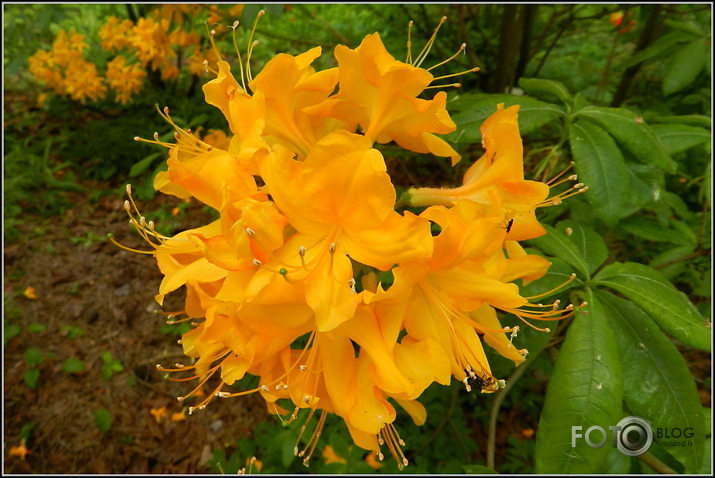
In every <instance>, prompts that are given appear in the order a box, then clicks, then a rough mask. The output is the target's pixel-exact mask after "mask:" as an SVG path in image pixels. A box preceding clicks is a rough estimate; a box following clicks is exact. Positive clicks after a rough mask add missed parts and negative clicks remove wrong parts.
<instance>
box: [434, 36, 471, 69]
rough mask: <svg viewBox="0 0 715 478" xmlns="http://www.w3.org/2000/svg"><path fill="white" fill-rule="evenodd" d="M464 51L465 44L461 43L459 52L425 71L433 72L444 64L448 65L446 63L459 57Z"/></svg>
mask: <svg viewBox="0 0 715 478" xmlns="http://www.w3.org/2000/svg"><path fill="white" fill-rule="evenodd" d="M466 49H467V44H466V43H462V44H461V45H460V46H459V50H457V53H455V54H454V55H452V56H450V57H449V58H447V59H446V60H443V61H441V62H439V63H437V64H436V65H434V66H430V67H429V68H427V69H426V70H427V71H432V70H434V69H435V68H437V67H440V66H442V65H444V64H445V63H448V62H450V61H452V60H454V59H455V58H457V56H459V54H460V53H462V52H463V51H465V50H466Z"/></svg>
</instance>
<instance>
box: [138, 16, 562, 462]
mask: <svg viewBox="0 0 715 478" xmlns="http://www.w3.org/2000/svg"><path fill="white" fill-rule="evenodd" d="M259 17H260V15H259ZM236 26H237V24H234V26H233V28H234V32H235V28H236ZM157 29H161V30H162V31H164V33H166V32H165V30H166V28H164V26H162V24H160V23H156V22H154V23H148V22H146V23H143V24H142V25H141V27H140V28H137V29H136V31H135V34H137V35H138V34H139V33H141V35H146V36H147V38H149V37H151V38H153V39H154V40H153V41H156V37H155V33H156V32H155V30H157ZM254 31H255V25H254ZM160 33H161V32H160ZM164 33H161V35H164ZM214 34H215V32H212V33H211V38H210V39H211V42H212V46H213V50H214V54H215V57H216V58H217V61H216V62H215V68H214V65H211V66H210V67H209V66H208V65H206V66H207V68H208V70H209V71H211V72H212V73H213V74H214V75H215V78H214V79H212V80H210V81H208V82H207V83H206V84H205V85H204V86H203V91H204V95H205V99H206V101H207V103H209V104H211V105H213V106H215V107H217V108H218V109H219V110H221V112H222V113H223V115H224V116H225V118H226V121H227V124H228V127H229V130H230V135H228V136H222V135H219V134H212V135H207V136H204V138H203V139H201V138H200V135H199V134H198V133H197V132H191V131H190V130H184V129H182V128H180V127H178V126H177V125H176V124H175V123H174V122H173V120H172V119H171V117H170V116H169V111H168V108H166V109H164V110H163V111H160V113H161V114H162V116H163V117H164V118H165V119H166V120H167V121H168V122H169V123H170V124H171V125H172V126H173V127H174V129H175V142H173V143H167V142H163V141H160V140H159V138H158V134H155V138H154V140H153V141H152V140H143V139H141V138H137V139H138V140H141V141H146V142H150V143H154V144H159V145H162V146H165V147H167V148H168V149H169V155H168V160H167V170H166V171H164V172H161V173H159V174H158V175H157V176H156V179H155V183H154V186H155V188H156V189H157V190H160V191H162V192H164V193H167V194H172V195H174V196H177V197H179V198H182V199H188V198H196V200H198V201H200V202H201V203H203V204H205V205H207V206H210V207H211V208H213V209H214V210H215V211H216V212H217V214H218V218H217V219H216V220H215V221H213V222H211V223H210V224H207V225H203V226H199V227H196V228H193V229H189V230H186V231H183V232H179V233H178V234H176V235H174V236H173V237H167V236H164V235H161V234H159V233H158V232H157V231H156V230H155V227H154V224H153V222H152V221H147V220H146V219H145V218H144V216H142V215H141V214H140V213H139V210H138V208H137V206H136V204H135V203H134V200H133V199H132V198H131V189H130V188H128V193H129V195H130V199H129V200H128V201H126V203H125V208H126V210H127V212H128V214H129V217H130V222H131V223H132V224H133V225H134V227H135V228H136V229H137V231H138V232H139V234H140V235H141V236H142V237H143V238H144V239H145V240H146V241H147V242H148V243H149V245H150V247H151V249H150V250H147V251H137V252H141V253H145V254H148V255H152V256H154V258H155V259H156V261H157V264H158V267H159V269H160V271H161V272H162V274H163V275H164V278H163V280H162V281H161V284H160V285H159V290H158V293H157V295H156V297H155V298H156V300H157V302H158V303H159V304H163V302H164V300H165V298H166V296H167V295H168V294H171V293H173V292H174V291H177V290H179V289H182V288H183V289H184V290H185V291H186V300H185V304H184V309H183V310H180V311H173V312H165V315H168V316H169V317H168V318H169V322H170V323H179V322H183V321H187V320H189V321H192V324H193V328H192V329H191V330H190V331H189V332H187V333H185V334H183V336H182V338H181V341H180V343H181V345H182V347H183V350H184V354H185V355H186V356H187V357H190V358H191V359H193V360H192V363H191V364H182V363H177V364H175V365H174V366H173V367H164V366H162V365H158V366H157V368H158V369H159V370H160V371H164V372H171V373H172V375H173V374H188V375H186V376H184V377H182V378H174V379H175V380H178V381H184V380H197V381H198V384H197V385H196V386H195V387H194V388H193V390H191V391H190V392H188V393H187V394H185V395H183V396H182V397H180V398H179V399H180V400H185V399H186V398H188V397H192V396H197V397H203V399H202V400H201V401H200V402H199V403H198V404H196V405H194V406H191V407H189V408H188V411H189V414H191V413H192V412H194V411H195V410H200V409H203V408H205V407H206V406H207V405H208V404H209V402H210V401H211V400H212V399H214V398H216V397H218V398H231V397H237V396H241V395H246V394H249V393H260V394H261V396H262V397H263V398H264V399H265V401H266V406H267V409H268V410H269V412H271V413H273V414H275V415H277V416H278V417H279V419H280V420H281V421H283V422H285V423H286V424H287V423H290V422H292V421H294V420H296V419H297V418H298V416H299V414H300V415H307V416H306V417H305V424H304V425H303V427H302V428H301V430H302V431H301V432H300V434H299V436H298V438H297V441H296V447H295V454H296V455H298V456H300V457H301V458H303V462H304V463H305V464H306V465H307V464H308V462H309V460H310V457H311V455H312V453H313V451H314V450H315V449H316V446H317V443H318V438H319V437H320V434H321V431H322V428H323V427H324V425H325V423H326V417H327V415H328V414H329V413H332V414H336V415H338V416H339V417H341V418H342V419H343V421H344V422H345V424H346V426H347V428H348V430H349V432H350V435H351V437H352V438H353V440H354V442H355V444H356V445H358V446H360V447H362V448H365V449H367V450H371V451H372V452H373V453H374V456H376V457H378V458H379V459H380V460H382V459H383V457H384V453H383V451H384V449H386V450H388V451H389V453H390V454H392V455H393V456H394V457H395V458H396V460H397V462H398V466H400V467H402V466H405V465H407V463H408V461H407V458H406V457H405V455H404V453H403V451H402V447H404V446H405V443H404V441H403V440H402V438H400V435H399V433H398V431H397V429H396V428H395V425H394V422H395V419H396V416H397V412H398V410H397V409H396V406H395V405H398V406H399V408H401V409H403V410H404V411H405V412H407V413H408V414H409V415H410V416H411V417H412V419H413V421H414V422H415V424H417V425H421V424H423V423H424V422H425V420H426V419H427V411H426V409H425V408H424V406H423V405H422V404H420V403H419V401H418V399H419V397H420V396H421V394H422V393H423V392H424V390H426V388H427V387H429V386H430V384H432V383H434V382H438V383H441V384H445V385H446V384H449V383H450V380H451V377H452V376H454V377H455V378H457V379H458V380H460V381H462V382H464V384H465V387H466V388H467V390H469V389H471V388H472V387H474V388H477V389H479V390H481V391H482V392H486V393H490V392H494V391H496V390H498V389H499V388H501V387H503V386H504V381H503V380H501V379H499V378H497V377H495V376H494V375H493V374H492V371H491V368H490V366H489V363H488V360H487V356H486V354H485V352H484V344H485V343H486V344H487V345H489V346H491V347H492V348H494V349H495V350H496V351H497V352H499V353H500V354H501V355H503V356H504V357H506V358H508V359H510V360H512V361H513V362H514V363H515V364H517V365H518V364H519V363H521V362H523V361H524V359H525V356H526V354H527V351H526V350H523V349H518V348H517V347H516V345H515V344H514V338H515V337H516V334H517V332H518V330H519V327H518V326H509V327H503V326H502V325H501V319H500V318H499V317H498V316H497V310H500V311H504V312H507V313H510V314H512V315H514V316H516V317H518V318H519V319H521V320H522V321H524V322H525V323H526V324H527V325H529V326H532V327H535V326H534V325H533V324H531V322H530V321H533V320H541V319H543V320H557V319H559V318H563V317H566V316H568V315H569V314H570V313H572V311H573V309H574V308H573V306H568V307H566V308H564V309H559V308H558V304H547V305H546V306H544V305H541V304H533V303H532V302H531V300H533V299H535V298H533V297H532V298H527V297H524V296H523V295H522V294H521V293H520V290H519V285H518V284H517V283H516V282H515V281H521V283H523V284H526V283H528V282H529V281H532V280H536V279H538V278H540V277H541V276H543V275H544V274H545V273H546V270H547V269H548V267H549V265H550V264H549V262H548V261H546V260H545V259H543V258H542V257H540V256H536V255H533V254H528V253H527V252H526V251H525V250H524V249H523V248H521V246H520V245H519V243H518V242H517V241H519V240H521V239H524V238H528V237H536V236H538V235H539V234H541V233H543V228H541V226H539V224H538V221H537V220H536V217H535V215H534V210H535V209H536V208H537V207H539V206H542V205H547V204H549V203H550V201H551V203H553V202H554V201H556V200H558V199H553V198H552V199H551V200H548V199H547V196H548V193H549V189H550V188H549V185H547V184H544V183H540V182H535V181H528V180H526V179H524V171H523V157H522V153H523V151H522V145H521V138H520V136H519V131H518V124H517V110H518V107H512V108H509V109H504V108H503V105H499V106H498V108H497V111H496V113H495V114H494V115H492V116H491V117H490V118H488V119H487V120H486V121H485V123H484V125H483V126H482V133H483V137H484V143H485V149H486V153H485V155H484V156H483V157H482V158H481V159H480V160H478V161H477V162H476V163H475V164H474V165H472V167H470V169H469V171H468V172H467V174H466V175H465V179H464V185H463V186H461V187H458V188H454V189H434V188H422V189H414V188H413V189H412V190H410V194H409V200H410V202H411V204H412V205H414V206H420V207H422V206H427V207H426V208H425V209H424V210H423V211H422V212H421V213H420V214H413V213H412V212H408V211H405V212H402V213H400V212H398V211H397V210H396V209H395V202H396V192H395V187H394V185H393V184H392V181H391V178H390V176H389V174H388V171H387V167H386V164H385V160H384V157H383V155H382V154H381V153H380V151H379V150H378V149H376V145H377V144H380V143H387V142H390V141H394V142H395V143H397V144H398V145H399V146H401V147H403V148H405V149H408V150H411V151H416V152H421V153H432V154H435V155H438V156H445V157H451V158H452V161H453V163H454V162H456V161H458V160H459V155H458V154H457V153H456V152H455V151H454V150H453V149H452V148H451V146H449V145H448V144H447V143H446V142H445V141H444V140H443V139H441V138H439V136H437V135H440V134H445V133H449V132H451V131H453V130H454V129H455V125H454V123H453V122H452V121H451V119H450V118H449V114H448V113H447V111H446V108H445V106H446V95H445V94H444V93H443V92H440V93H437V94H436V95H435V96H434V97H433V98H432V99H431V100H425V99H420V98H418V95H420V94H422V93H423V91H424V90H425V89H427V88H428V87H430V86H429V85H430V84H431V83H432V82H433V81H434V80H436V79H439V77H438V78H435V77H433V75H432V73H431V72H430V70H431V69H433V68H434V67H433V68H429V69H423V68H421V66H420V65H421V64H422V62H423V61H424V58H425V57H426V55H427V52H428V51H429V47H430V46H431V44H432V42H433V41H434V35H433V37H432V39H431V40H430V41H429V42H428V45H427V46H426V47H425V49H424V50H423V52H422V53H420V55H418V57H417V58H416V59H414V60H412V58H411V55H409V54H408V58H407V61H406V62H400V61H397V60H395V59H394V57H392V56H391V55H390V54H389V53H388V52H387V50H386V49H385V47H384V45H383V44H382V41H381V40H380V37H379V35H378V34H377V33H375V34H373V35H369V36H367V37H366V38H365V39H364V41H363V42H362V43H361V45H360V46H359V47H358V48H356V49H354V50H352V49H349V48H347V47H344V46H338V47H337V48H336V49H335V57H336V60H337V64H338V66H337V67H336V68H329V69H326V70H323V71H315V69H314V67H313V63H314V62H315V60H316V59H317V58H318V57H319V55H320V54H321V50H320V48H313V49H311V50H309V51H307V52H305V53H302V54H299V55H296V56H292V55H287V54H279V55H277V56H276V57H274V58H273V59H272V60H270V61H269V62H268V63H267V64H266V66H265V67H264V68H263V70H262V71H261V72H260V73H259V74H258V75H256V76H255V77H254V76H253V75H252V74H251V72H250V69H249V65H250V61H249V60H250V56H251V51H252V48H253V47H254V46H255V44H256V42H253V41H252V38H253V36H252V35H253V33H252V34H251V37H250V38H249V48H248V51H247V52H246V68H245V69H244V67H243V62H242V60H240V59H239V70H240V76H239V78H238V79H237V78H236V77H234V75H233V73H232V72H231V66H230V64H229V63H228V62H227V61H225V60H223V59H221V55H220V53H219V51H218V49H217V48H216V46H215V43H214V39H213V35H214ZM161 35H160V36H161ZM150 43H151V42H150ZM159 43H161V42H159ZM149 47H151V45H148V46H147V48H149ZM157 48H158V47H157ZM462 50H463V48H461V49H460V50H459V51H460V52H461V51H462ZM447 61H448V60H447ZM443 63H444V62H442V63H438V64H437V65H435V67H437V66H440V65H441V64H443ZM442 78H445V77H442ZM336 87H337V88H338V91H337V92H335V91H334V90H335V88H336ZM563 197H566V196H564V195H560V196H557V198H563ZM432 229H435V230H436V232H435V233H432V232H431V231H432ZM127 249H129V248H127ZM129 250H133V249H129ZM388 271H390V273H391V275H392V276H393V278H394V281H393V282H392V283H391V284H388V283H383V282H382V281H381V280H380V275H379V274H380V273H383V272H384V273H387V272H388ZM542 330H543V329H542ZM246 375H253V376H256V377H258V378H259V380H258V385H257V386H256V387H254V388H252V389H247V390H237V389H235V388H233V389H227V388H226V387H227V386H230V385H234V384H235V383H236V382H237V381H239V380H241V379H242V378H243V377H245V376H246ZM212 377H216V378H217V380H216V381H217V382H218V383H217V384H216V385H215V388H214V389H213V390H212V391H211V392H210V393H207V394H204V392H203V387H204V386H205V385H206V384H207V383H209V380H210V379H211V378H212ZM303 410H305V412H303V413H301V411H303ZM314 418H316V419H317V423H316V424H315V426H314V427H312V430H313V432H312V434H311V435H310V436H306V437H304V436H303V432H304V431H305V430H306V429H308V428H307V423H308V422H310V421H311V420H313V419H314ZM330 450H331V449H329V448H326V451H325V452H324V453H326V454H327V455H326V457H327V458H328V459H329V460H333V461H335V462H338V461H339V457H337V456H333V455H334V453H333V454H331V451H330Z"/></svg>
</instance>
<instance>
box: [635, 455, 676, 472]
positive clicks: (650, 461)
mask: <svg viewBox="0 0 715 478" xmlns="http://www.w3.org/2000/svg"><path fill="white" fill-rule="evenodd" d="M638 458H640V459H641V461H642V462H643V463H645V464H646V465H648V466H650V467H651V468H653V469H654V470H655V471H657V472H658V473H662V474H664V475H677V474H678V472H677V471H675V470H674V469H672V468H671V467H669V466H668V465H666V464H665V463H663V462H662V461H660V460H659V459H657V458H656V457H654V456H653V455H651V454H650V453H645V454H643V455H641V456H639V457H638Z"/></svg>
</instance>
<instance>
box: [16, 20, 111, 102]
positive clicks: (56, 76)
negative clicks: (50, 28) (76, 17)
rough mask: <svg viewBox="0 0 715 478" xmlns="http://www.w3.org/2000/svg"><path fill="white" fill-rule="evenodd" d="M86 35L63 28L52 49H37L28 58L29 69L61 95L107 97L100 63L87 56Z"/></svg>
mask: <svg viewBox="0 0 715 478" xmlns="http://www.w3.org/2000/svg"><path fill="white" fill-rule="evenodd" d="M86 48H87V44H86V43H85V42H84V36H82V35H79V34H77V33H76V32H74V31H72V32H70V33H67V32H65V31H60V32H59V34H58V35H57V38H56V39H55V41H54V42H53V43H52V49H51V50H50V51H45V50H38V51H37V52H36V53H35V54H34V55H32V56H31V57H30V59H29V63H30V68H29V70H30V73H32V75H33V76H34V77H35V78H36V79H38V80H40V81H43V82H45V83H46V84H47V86H49V87H50V88H51V89H52V90H53V91H54V92H55V93H57V94H58V95H68V96H69V97H70V98H72V99H73V100H75V101H79V102H81V103H84V102H85V101H87V100H88V99H89V100H91V101H96V100H99V99H102V98H104V96H105V94H106V92H107V87H106V85H105V84H104V82H103V80H102V77H101V76H100V75H99V73H98V72H97V66H96V65H95V64H94V63H92V62H89V61H87V60H86V59H85V58H84V50H85V49H86Z"/></svg>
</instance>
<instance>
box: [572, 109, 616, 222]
mask: <svg viewBox="0 0 715 478" xmlns="http://www.w3.org/2000/svg"><path fill="white" fill-rule="evenodd" d="M569 142H570V144H571V151H572V152H573V157H574V161H575V164H574V169H575V170H576V173H577V174H578V177H579V181H581V182H583V183H584V184H585V185H586V186H588V191H587V192H586V193H585V194H586V198H587V199H588V200H589V201H590V202H591V203H592V204H593V206H594V208H595V212H596V213H597V214H598V216H599V217H601V218H602V219H603V220H604V221H605V222H606V223H607V224H609V225H614V224H615V223H616V222H617V221H618V219H620V218H621V217H623V216H624V213H625V210H624V208H625V205H626V195H627V193H628V186H629V184H628V183H629V181H628V168H626V164H625V162H624V161H623V156H622V155H621V151H620V150H619V149H618V146H616V143H615V142H614V141H613V139H612V138H611V137H610V136H609V135H608V134H607V133H606V132H605V131H604V130H602V129H601V128H599V127H598V126H596V125H592V124H589V123H582V124H578V123H576V124H573V125H571V130H570V135H569Z"/></svg>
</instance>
